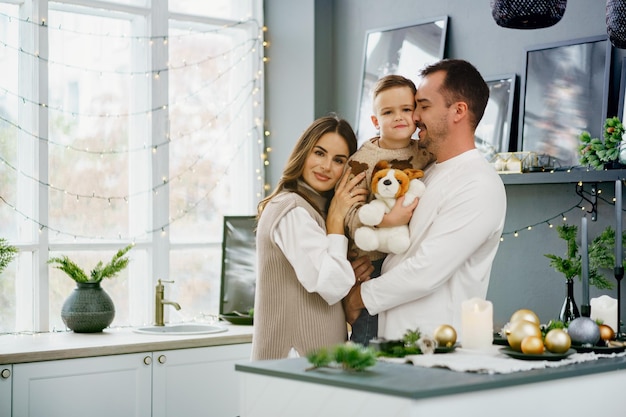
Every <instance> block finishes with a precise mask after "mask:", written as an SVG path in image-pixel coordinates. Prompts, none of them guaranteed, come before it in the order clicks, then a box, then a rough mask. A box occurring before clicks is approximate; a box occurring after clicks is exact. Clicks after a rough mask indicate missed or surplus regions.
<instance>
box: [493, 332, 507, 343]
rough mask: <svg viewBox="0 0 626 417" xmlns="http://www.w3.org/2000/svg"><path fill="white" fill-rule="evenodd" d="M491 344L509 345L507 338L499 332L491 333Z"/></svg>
mask: <svg viewBox="0 0 626 417" xmlns="http://www.w3.org/2000/svg"><path fill="white" fill-rule="evenodd" d="M493 344H494V345H500V346H508V345H509V341H508V340H507V338H506V337H504V336H502V335H501V334H500V333H494V334H493Z"/></svg>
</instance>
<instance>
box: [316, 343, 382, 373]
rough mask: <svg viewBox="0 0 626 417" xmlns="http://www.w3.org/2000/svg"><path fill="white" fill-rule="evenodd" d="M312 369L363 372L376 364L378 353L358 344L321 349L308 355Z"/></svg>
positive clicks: (343, 344)
mask: <svg viewBox="0 0 626 417" xmlns="http://www.w3.org/2000/svg"><path fill="white" fill-rule="evenodd" d="M307 359H308V360H309V362H310V363H311V365H312V366H311V368H308V369H307V370H312V369H317V368H323V367H327V368H333V367H336V368H337V367H338V368H341V369H343V370H346V371H358V372H360V371H363V370H365V369H367V368H368V367H370V366H374V365H375V364H376V352H374V350H373V349H371V348H369V347H364V346H363V345H360V344H357V343H342V344H340V345H336V346H334V347H331V348H321V349H318V350H315V351H313V352H311V353H309V354H308V355H307Z"/></svg>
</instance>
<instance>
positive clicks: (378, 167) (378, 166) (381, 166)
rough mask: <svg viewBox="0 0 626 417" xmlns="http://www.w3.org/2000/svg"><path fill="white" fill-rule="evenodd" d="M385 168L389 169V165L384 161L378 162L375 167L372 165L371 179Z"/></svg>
mask: <svg viewBox="0 0 626 417" xmlns="http://www.w3.org/2000/svg"><path fill="white" fill-rule="evenodd" d="M387 168H391V165H390V164H389V162H387V161H385V160H384V159H383V160H381V161H378V162H377V163H376V165H374V169H372V179H373V178H374V175H376V173H377V172H378V171H380V170H381V169H387Z"/></svg>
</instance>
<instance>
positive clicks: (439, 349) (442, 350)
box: [435, 343, 460, 353]
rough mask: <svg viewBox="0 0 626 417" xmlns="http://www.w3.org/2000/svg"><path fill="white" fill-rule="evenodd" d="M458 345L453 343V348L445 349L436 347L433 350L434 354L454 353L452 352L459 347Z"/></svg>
mask: <svg viewBox="0 0 626 417" xmlns="http://www.w3.org/2000/svg"><path fill="white" fill-rule="evenodd" d="M459 346H460V345H459V344H458V343H455V344H454V345H453V346H450V347H445V346H440V347H439V346H438V347H436V348H435V353H450V352H454V350H455V349H456V348H457V347H459Z"/></svg>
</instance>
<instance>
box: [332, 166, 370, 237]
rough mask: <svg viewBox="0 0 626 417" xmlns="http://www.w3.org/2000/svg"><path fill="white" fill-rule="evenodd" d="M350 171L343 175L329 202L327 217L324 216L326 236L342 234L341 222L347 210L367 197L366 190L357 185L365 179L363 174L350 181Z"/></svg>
mask: <svg viewBox="0 0 626 417" xmlns="http://www.w3.org/2000/svg"><path fill="white" fill-rule="evenodd" d="M349 177H350V171H349V170H348V171H346V172H345V173H344V174H343V177H342V178H341V180H339V184H338V185H337V187H336V188H335V196H334V197H333V199H332V201H331V202H330V207H329V208H328V215H327V216H326V233H327V234H339V235H343V234H344V227H343V221H344V219H345V217H346V214H348V210H350V207H352V206H353V205H354V204H357V203H363V202H364V201H365V199H366V197H367V190H366V189H364V188H358V187H357V184H358V183H359V182H361V181H362V180H363V178H365V172H361V173H360V174H358V175H356V176H354V178H352V179H351V180H348V178H349Z"/></svg>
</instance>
